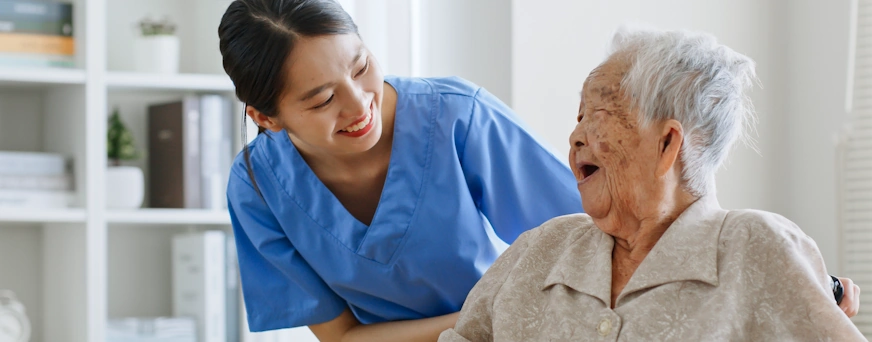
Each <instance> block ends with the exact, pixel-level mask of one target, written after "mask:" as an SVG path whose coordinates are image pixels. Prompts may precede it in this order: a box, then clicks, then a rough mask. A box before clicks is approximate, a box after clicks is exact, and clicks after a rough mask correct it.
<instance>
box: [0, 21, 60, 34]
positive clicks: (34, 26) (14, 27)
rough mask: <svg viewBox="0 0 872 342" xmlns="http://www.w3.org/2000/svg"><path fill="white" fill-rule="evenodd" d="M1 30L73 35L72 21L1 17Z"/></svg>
mask: <svg viewBox="0 0 872 342" xmlns="http://www.w3.org/2000/svg"><path fill="white" fill-rule="evenodd" d="M0 32H10V33H34V34H45V35H53V36H61V37H72V36H73V23H72V21H60V20H58V21H34V20H20V19H17V18H0Z"/></svg>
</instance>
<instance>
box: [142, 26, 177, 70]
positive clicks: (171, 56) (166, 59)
mask: <svg viewBox="0 0 872 342" xmlns="http://www.w3.org/2000/svg"><path fill="white" fill-rule="evenodd" d="M134 45H135V48H134V56H133V61H134V68H135V69H136V71H139V72H148V73H159V74H175V73H178V72H179V37H176V36H170V35H156V36H142V37H139V38H137V40H136V43H135V44H134Z"/></svg>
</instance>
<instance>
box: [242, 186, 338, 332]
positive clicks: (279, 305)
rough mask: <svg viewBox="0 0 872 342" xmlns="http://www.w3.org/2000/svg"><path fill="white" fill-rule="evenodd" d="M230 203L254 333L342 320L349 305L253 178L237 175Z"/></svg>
mask: <svg viewBox="0 0 872 342" xmlns="http://www.w3.org/2000/svg"><path fill="white" fill-rule="evenodd" d="M243 177H244V178H243ZM259 185H261V187H260V189H261V190H262V191H268V189H265V188H264V186H263V184H259ZM227 200H228V209H229V211H230V219H231V224H232V225H233V233H234V235H235V237H236V249H237V254H238V257H239V270H240V275H241V278H242V292H243V297H244V299H245V308H246V310H247V312H248V323H249V328H250V329H251V331H265V330H273V329H282V328H290V327H297V326H303V325H311V324H317V323H323V322H327V321H330V320H332V319H334V318H336V317H338V316H339V314H340V313H342V311H343V310H344V309H345V308H346V306H347V305H346V303H345V301H344V300H343V299H342V298H340V297H339V296H337V295H336V294H335V293H334V292H333V291H332V290H331V289H330V288H329V287H328V286H327V284H325V283H324V281H323V280H322V279H321V277H319V276H318V274H316V273H315V271H314V270H313V269H312V268H311V267H310V266H309V264H308V263H307V262H306V260H304V259H303V257H302V256H301V255H300V253H299V252H298V251H297V249H296V248H294V245H293V244H291V241H290V240H289V239H288V237H287V236H286V235H285V233H284V231H283V230H282V228H281V226H280V225H279V223H278V220H277V219H276V217H275V216H274V215H273V214H272V212H271V211H270V210H269V208H268V207H267V205H266V203H264V201H263V200H262V199H261V198H260V197H259V196H258V195H257V193H256V192H255V191H254V188H253V187H252V186H251V183H250V182H249V180H248V178H247V176H242V175H239V174H238V173H237V172H232V174H231V176H230V182H229V184H228V187H227ZM285 219H288V220H291V219H293V218H285Z"/></svg>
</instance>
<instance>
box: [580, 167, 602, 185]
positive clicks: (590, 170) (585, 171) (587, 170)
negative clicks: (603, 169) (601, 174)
mask: <svg viewBox="0 0 872 342" xmlns="http://www.w3.org/2000/svg"><path fill="white" fill-rule="evenodd" d="M599 169H600V168H599V166H596V165H593V164H581V165H579V166H578V170H579V171H580V173H581V180H582V181H583V180H586V179H587V178H588V177H590V176H592V175H593V174H595V173H596V172H597V171H599Z"/></svg>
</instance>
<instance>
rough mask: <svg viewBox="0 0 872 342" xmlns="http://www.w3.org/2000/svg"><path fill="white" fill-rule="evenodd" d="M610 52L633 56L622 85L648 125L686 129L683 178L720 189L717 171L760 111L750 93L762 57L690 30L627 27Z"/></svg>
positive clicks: (691, 185) (691, 186)
mask: <svg viewBox="0 0 872 342" xmlns="http://www.w3.org/2000/svg"><path fill="white" fill-rule="evenodd" d="M610 56H611V57H612V58H628V60H626V62H628V63H629V70H628V71H627V73H626V75H624V78H623V80H622V81H621V86H622V87H623V89H624V90H625V93H626V94H628V96H629V97H630V99H629V100H630V103H631V105H632V106H633V107H634V108H636V109H638V110H639V112H638V113H639V114H638V115H639V120H640V123H641V124H642V125H643V126H644V125H647V124H649V123H652V122H657V121H660V120H669V119H674V120H676V121H678V122H680V123H681V125H682V126H683V128H684V131H685V140H684V141H685V143H684V146H683V147H682V150H681V161H682V163H683V171H682V181H683V182H684V186H685V188H686V189H687V190H688V191H689V192H690V193H692V194H694V195H696V196H702V195H706V194H710V193H711V194H713V193H714V192H715V185H714V174H715V171H717V169H718V168H719V167H720V165H721V164H722V163H723V161H724V159H725V158H726V157H727V155H728V154H729V151H730V149H731V147H732V145H733V144H734V142H735V141H736V140H738V139H742V140H744V141H745V142H747V143H749V144H751V145H753V142H752V140H751V139H750V138H749V135H748V133H747V128H746V127H749V126H750V127H753V126H752V125H753V124H754V123H755V120H756V117H755V114H754V108H753V106H752V104H751V100H750V99H749V97H748V96H747V94H746V93H745V92H746V90H747V89H748V88H749V86H750V85H752V84H754V83H756V81H757V78H756V74H755V71H754V61H753V60H751V59H750V58H748V57H746V56H744V55H742V54H740V53H737V52H735V51H733V50H732V49H730V48H728V47H726V46H723V45H719V44H718V43H717V40H716V39H715V37H713V36H711V35H708V34H705V33H696V32H689V31H662V30H656V29H649V28H638V27H634V28H631V27H627V26H624V27H621V28H620V29H618V31H617V32H616V33H615V35H614V39H613V40H612V46H611V52H610Z"/></svg>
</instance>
